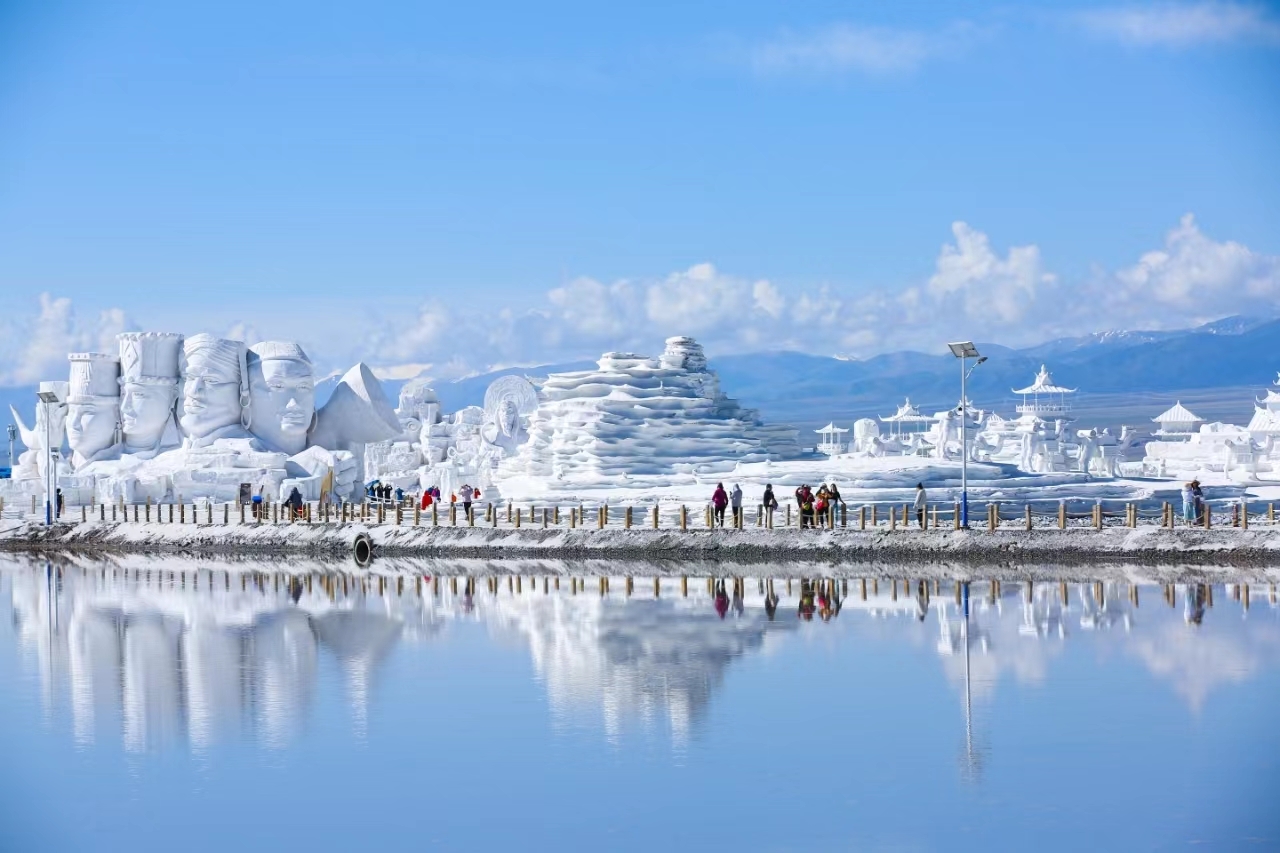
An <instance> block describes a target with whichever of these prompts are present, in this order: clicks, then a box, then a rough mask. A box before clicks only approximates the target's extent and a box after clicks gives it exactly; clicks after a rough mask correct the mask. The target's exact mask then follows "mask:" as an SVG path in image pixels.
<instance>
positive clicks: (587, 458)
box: [500, 337, 800, 489]
mask: <svg viewBox="0 0 1280 853" xmlns="http://www.w3.org/2000/svg"><path fill="white" fill-rule="evenodd" d="M539 396H540V402H539V405H538V408H537V411H536V412H534V414H533V416H532V417H531V418H530V420H529V430H528V431H529V441H528V443H526V444H525V445H524V446H523V447H521V449H520V452H519V454H518V455H517V456H515V457H514V458H512V459H508V460H507V461H505V462H503V463H502V465H501V466H500V476H501V477H515V476H524V477H531V478H535V479H537V480H541V481H544V482H545V483H547V484H548V487H549V488H552V489H565V488H573V487H581V486H595V485H600V484H604V483H618V484H625V485H632V486H635V485H640V486H642V485H656V484H660V483H664V482H667V481H669V480H670V479H671V478H672V477H678V476H680V475H692V474H694V473H714V472H719V471H729V470H732V469H733V468H734V466H735V465H737V464H738V463H752V462H765V461H779V460H784V459H793V458H796V457H798V456H800V448H799V445H798V444H797V442H796V431H795V430H794V429H792V428H790V427H787V426H769V425H766V424H764V423H763V422H762V421H761V420H760V417H759V415H758V414H757V413H756V412H755V411H754V410H752V409H744V408H742V407H741V406H740V405H739V404H738V403H737V401H735V400H733V399H730V398H729V397H727V396H726V395H725V394H723V393H722V392H721V391H720V385H719V379H718V378H717V377H716V374H715V373H714V372H712V371H710V370H708V369H707V359H706V356H705V355H704V354H703V352H702V347H701V346H700V345H699V344H698V343H697V342H696V341H694V340H693V339H692V338H683V337H677V338H669V339H668V340H667V346H666V349H665V350H663V353H662V355H661V356H659V357H658V358H646V357H644V356H640V355H633V354H631V353H616V352H613V353H606V354H605V355H604V356H603V357H602V358H601V359H600V361H599V362H598V367H597V369H595V370H584V371H577V372H574V373H558V374H552V375H551V376H549V377H547V380H546V381H545V382H544V383H543V385H542V391H541V394H540V395H539Z"/></svg>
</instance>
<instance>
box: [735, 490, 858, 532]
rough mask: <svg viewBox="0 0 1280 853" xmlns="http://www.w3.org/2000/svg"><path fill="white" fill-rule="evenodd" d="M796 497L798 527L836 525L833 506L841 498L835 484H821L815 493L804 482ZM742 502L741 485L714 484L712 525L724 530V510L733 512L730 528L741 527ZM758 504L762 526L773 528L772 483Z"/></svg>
mask: <svg viewBox="0 0 1280 853" xmlns="http://www.w3.org/2000/svg"><path fill="white" fill-rule="evenodd" d="M795 498H796V506H797V508H798V509H799V510H800V527H801V528H809V527H811V528H815V529H816V528H818V527H823V526H828V525H830V526H835V513H836V507H838V506H839V505H840V504H841V503H842V502H843V499H842V498H841V497H840V488H839V487H838V486H837V485H836V484H835V483H834V482H832V483H831V484H830V485H828V484H826V483H823V484H822V485H820V486H819V487H818V490H817V491H816V492H815V491H814V490H813V489H812V488H811V487H810V486H809V485H808V484H807V483H805V484H803V485H801V486H800V487H799V488H798V489H796V492H795ZM742 500H743V495H742V486H739V485H738V484H737V483H735V484H734V486H733V489H732V490H728V491H726V490H725V487H724V483H716V490H715V491H714V492H712V494H711V510H712V521H713V524H714V525H715V526H716V527H724V515H725V510H726V509H730V510H732V511H733V512H732V514H731V515H730V519H731V526H733V527H742V526H743V519H742ZM760 505H761V507H762V508H763V509H764V518H763V519H762V521H763V523H764V525H765V526H766V527H772V526H773V513H774V511H775V510H777V509H778V498H777V496H776V495H774V493H773V484H772V483H768V484H766V485H765V487H764V494H763V495H762V496H761V498H760Z"/></svg>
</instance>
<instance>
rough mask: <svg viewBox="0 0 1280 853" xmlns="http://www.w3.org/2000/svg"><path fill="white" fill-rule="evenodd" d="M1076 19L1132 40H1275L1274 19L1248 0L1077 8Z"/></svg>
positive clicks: (1278, 25) (1279, 29)
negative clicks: (1240, 0)
mask: <svg viewBox="0 0 1280 853" xmlns="http://www.w3.org/2000/svg"><path fill="white" fill-rule="evenodd" d="M1079 21H1080V23H1081V24H1083V25H1084V27H1085V28H1086V29H1087V30H1089V31H1090V32H1092V33H1094V34H1095V35H1098V36H1101V37H1104V38H1110V39H1115V40H1117V41H1120V42H1124V43H1126V44H1133V45H1163V46H1167V47H1190V46H1193V45H1200V44H1226V43H1229V42H1244V41H1256V42H1264V43H1270V44H1280V20H1277V19H1276V17H1275V16H1274V15H1272V14H1271V12H1269V11H1268V10H1267V9H1266V8H1265V7H1263V6H1261V5H1257V4H1252V3H1231V2H1202V3H1157V4H1154V5H1147V6H1126V7H1121V8H1113V9H1097V10H1093V11H1089V12H1084V13H1082V14H1081V15H1080V16H1079Z"/></svg>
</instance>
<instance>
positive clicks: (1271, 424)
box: [1245, 376, 1280, 441]
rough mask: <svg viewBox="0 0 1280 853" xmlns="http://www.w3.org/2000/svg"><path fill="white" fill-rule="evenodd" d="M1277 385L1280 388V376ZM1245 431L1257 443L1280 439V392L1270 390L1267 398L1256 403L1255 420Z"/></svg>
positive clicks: (1254, 408) (1252, 420) (1277, 378)
mask: <svg viewBox="0 0 1280 853" xmlns="http://www.w3.org/2000/svg"><path fill="white" fill-rule="evenodd" d="M1275 384H1276V385H1277V386H1280V376H1277V377H1276V381H1275ZM1245 429H1247V430H1248V431H1249V435H1251V436H1253V438H1254V440H1256V441H1264V440H1266V439H1267V438H1268V437H1280V392H1278V391H1276V390H1275V389H1270V390H1268V391H1267V396H1266V397H1264V398H1263V399H1261V400H1256V401H1255V402H1254V406H1253V418H1252V419H1250V421H1249V425H1248V426H1247V427H1245Z"/></svg>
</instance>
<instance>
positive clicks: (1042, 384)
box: [1013, 364, 1076, 421]
mask: <svg viewBox="0 0 1280 853" xmlns="http://www.w3.org/2000/svg"><path fill="white" fill-rule="evenodd" d="M1013 393H1015V394H1018V395H1020V396H1021V397H1022V403H1021V404H1020V405H1019V406H1018V407H1017V410H1018V414H1020V415H1031V416H1033V417H1037V418H1041V419H1043V420H1046V421H1048V420H1056V419H1063V420H1066V419H1067V417H1068V414H1069V413H1070V411H1071V407H1070V406H1069V405H1068V404H1067V395H1068V394H1074V393H1076V389H1075V388H1063V387H1062V386H1061V385H1055V384H1053V376H1052V375H1050V373H1049V371H1048V369H1047V368H1046V367H1045V366H1044V365H1043V364H1042V365H1040V372H1039V373H1037V374H1036V381H1035V382H1032V383H1031V384H1030V385H1028V386H1027V387H1026V388H1019V389H1017V390H1015V391H1014V392H1013Z"/></svg>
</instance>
